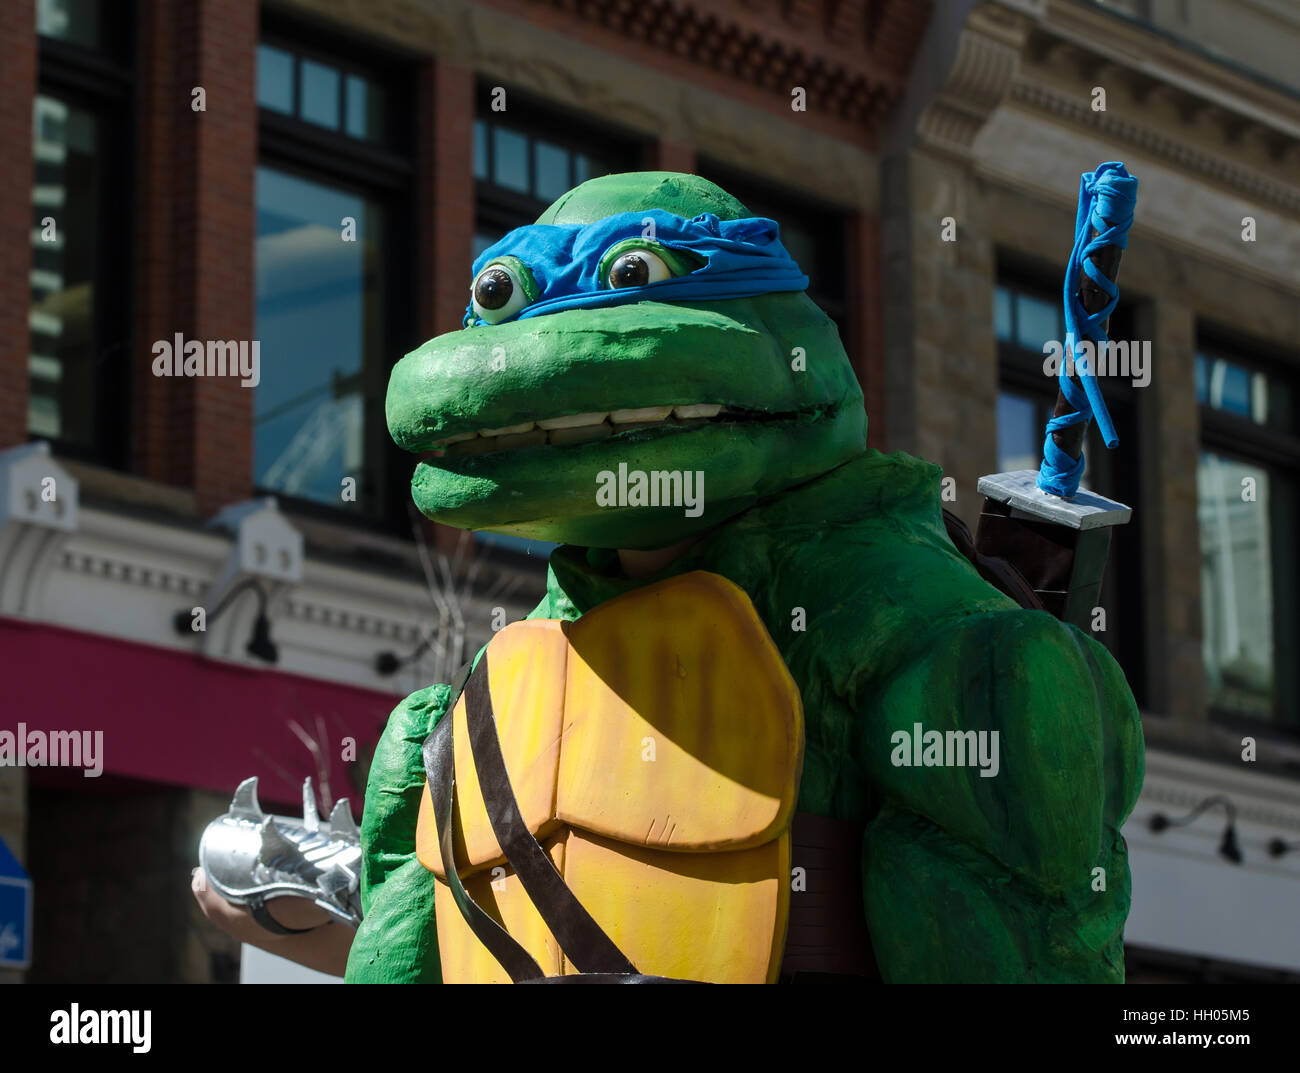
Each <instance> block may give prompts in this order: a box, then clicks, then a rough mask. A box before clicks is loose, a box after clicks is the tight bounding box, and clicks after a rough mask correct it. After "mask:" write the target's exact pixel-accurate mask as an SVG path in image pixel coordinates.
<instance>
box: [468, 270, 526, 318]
mask: <svg viewBox="0 0 1300 1073" xmlns="http://www.w3.org/2000/svg"><path fill="white" fill-rule="evenodd" d="M470 299H471V304H472V305H473V307H474V315H475V316H477V317H478V318H479V319H480V320H484V321H486V322H487V323H488V324H500V323H501V322H502V321H503V320H506V319H507V318H509V317H513V316H514V315H515V314H516V313H518V312H519V311H520V310H521V309H523V308H524V306H526V305H527V304H528V295H527V294H526V293H525V291H524V286H523V284H522V283H521V282H520V280H519V279H518V278H517V277H516V276H515V273H514V272H513V271H511V269H510V268H509V267H508V266H507V265H503V264H494V265H488V266H487V268H485V269H483V271H482V272H480V273H479V274H478V277H477V278H476V279H475V280H474V285H473V286H472V287H471V288H470Z"/></svg>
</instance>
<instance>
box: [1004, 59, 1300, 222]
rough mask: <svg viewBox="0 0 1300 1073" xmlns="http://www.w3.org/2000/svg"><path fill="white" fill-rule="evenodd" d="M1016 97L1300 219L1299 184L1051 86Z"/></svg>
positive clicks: (1026, 87) (1015, 92) (1016, 92)
mask: <svg viewBox="0 0 1300 1073" xmlns="http://www.w3.org/2000/svg"><path fill="white" fill-rule="evenodd" d="M1011 98H1012V99H1013V100H1015V101H1017V102H1018V103H1020V104H1024V105H1027V106H1029V107H1030V108H1034V109H1037V110H1039V111H1043V112H1047V113H1049V114H1051V115H1053V116H1057V117H1059V118H1061V119H1065V120H1067V121H1069V122H1071V123H1075V124H1078V125H1080V126H1087V127H1092V128H1094V129H1096V130H1097V131H1098V132H1099V133H1101V134H1103V135H1105V136H1107V137H1110V138H1113V139H1115V140H1116V141H1119V142H1123V143H1125V144H1128V145H1131V146H1134V147H1136V148H1138V149H1141V150H1143V151H1145V152H1147V153H1150V154H1151V155H1152V156H1156V157H1160V158H1162V159H1164V160H1168V161H1169V162H1170V163H1173V164H1177V165H1178V166H1179V167H1180V168H1183V169H1186V170H1189V171H1194V172H1196V173H1198V174H1200V175H1202V176H1204V177H1205V178H1207V179H1211V180H1213V181H1215V182H1220V183H1223V184H1225V185H1227V186H1230V187H1233V188H1235V189H1237V190H1239V191H1241V192H1242V193H1245V194H1248V195H1250V196H1251V197H1253V198H1258V199H1259V200H1261V201H1264V202H1267V203H1268V204H1271V205H1275V206H1277V207H1279V208H1282V209H1285V210H1286V211H1288V212H1291V213H1294V214H1297V215H1300V186H1296V185H1293V184H1289V183H1284V182H1280V181H1278V180H1276V179H1273V178H1271V177H1270V176H1268V175H1266V174H1263V173H1262V172H1260V171H1258V170H1256V169H1254V168H1251V167H1249V166H1247V165H1244V164H1241V163H1239V162H1238V161H1237V160H1235V159H1233V158H1231V157H1229V156H1227V155H1221V154H1216V153H1212V152H1207V151H1205V150H1203V149H1200V148H1198V147H1196V146H1193V145H1190V144H1188V143H1187V142H1186V141H1183V140H1181V139H1178V138H1175V137H1173V136H1171V135H1169V134H1166V133H1163V132H1162V131H1160V130H1157V129H1155V128H1154V127H1152V126H1148V125H1145V124H1142V123H1138V122H1135V121H1134V120H1132V119H1130V118H1127V117H1126V116H1124V115H1122V114H1119V113H1116V112H1109V111H1107V112H1094V111H1092V109H1091V108H1090V107H1089V106H1088V102H1087V99H1086V98H1082V97H1079V96H1077V95H1074V94H1069V93H1065V92H1062V91H1060V90H1058V89H1055V88H1052V87H1050V86H1044V85H1041V84H1035V83H1031V82H1027V81H1021V82H1017V83H1016V84H1015V85H1013V86H1012V89H1011Z"/></svg>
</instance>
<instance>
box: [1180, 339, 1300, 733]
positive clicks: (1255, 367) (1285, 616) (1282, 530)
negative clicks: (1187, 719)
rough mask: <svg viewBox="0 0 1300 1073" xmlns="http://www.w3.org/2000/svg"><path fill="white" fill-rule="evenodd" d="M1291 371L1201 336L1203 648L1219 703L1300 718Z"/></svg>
mask: <svg viewBox="0 0 1300 1073" xmlns="http://www.w3.org/2000/svg"><path fill="white" fill-rule="evenodd" d="M1296 392H1297V386H1296V378H1295V377H1294V375H1293V374H1291V375H1288V374H1287V373H1286V372H1284V371H1283V367H1281V366H1273V367H1270V366H1269V365H1268V364H1267V363H1266V362H1262V361H1260V360H1258V359H1256V358H1255V357H1253V356H1251V355H1249V348H1247V347H1242V346H1237V345H1224V344H1221V343H1219V342H1217V341H1214V340H1203V341H1202V345H1201V346H1200V348H1199V351H1198V353H1197V355H1196V393H1197V400H1198V402H1199V403H1200V410H1201V435H1202V448H1203V449H1202V452H1201V455H1200V458H1199V459H1198V461H1197V469H1196V490H1197V523H1198V528H1199V530H1200V544H1201V616H1202V654H1203V657H1204V661H1205V674H1206V684H1207V688H1208V695H1209V704H1210V707H1211V709H1212V710H1213V711H1215V712H1216V713H1217V714H1219V715H1221V716H1224V717H1228V718H1232V717H1237V718H1240V719H1246V720H1267V721H1271V722H1275V723H1277V724H1280V725H1282V726H1285V727H1287V728H1291V729H1294V728H1295V727H1296V726H1297V725H1298V724H1300V696H1298V693H1300V690H1298V689H1297V670H1296V661H1295V660H1294V659H1293V658H1288V657H1287V654H1288V653H1294V652H1295V651H1296V650H1297V642H1298V641H1300V629H1298V625H1300V623H1298V622H1297V597H1300V586H1298V585H1297V577H1296V548H1297V547H1298V546H1300V532H1298V531H1297V517H1296V509H1297V499H1298V497H1300V424H1298V423H1297V418H1296V409H1295V402H1296Z"/></svg>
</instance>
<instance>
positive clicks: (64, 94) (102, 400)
mask: <svg viewBox="0 0 1300 1073" xmlns="http://www.w3.org/2000/svg"><path fill="white" fill-rule="evenodd" d="M133 12H134V4H133V3H132V4H131V5H130V9H129V10H128V11H127V12H125V14H127V15H128V17H127V18H125V19H109V20H105V23H104V26H105V31H104V35H105V36H104V45H103V47H102V48H101V49H92V48H89V47H87V46H85V45H79V44H75V43H73V42H71V41H65V40H62V39H60V38H56V37H47V36H44V35H40V34H38V36H37V77H36V86H35V92H34V94H33V98H32V104H33V111H34V106H35V98H36V97H45V96H48V97H56V98H58V99H59V100H62V101H65V102H66V103H67V104H68V105H70V106H71V107H74V108H79V109H81V110H82V111H85V112H88V113H90V114H91V115H93V116H94V118H95V124H96V139H97V145H96V147H95V151H96V157H97V160H96V167H97V169H98V171H99V175H98V178H97V185H98V189H97V190H96V196H97V197H98V198H99V199H100V204H101V205H104V206H108V205H112V206H114V207H115V211H113V212H100V213H99V214H98V219H97V230H96V234H95V238H94V241H95V243H96V248H95V252H94V259H93V264H94V268H93V272H94V276H93V279H92V281H91V283H92V287H93V294H94V310H93V313H92V321H91V335H92V339H93V346H94V353H92V354H91V355H90V356H89V360H90V361H91V362H92V364H93V370H92V372H91V381H90V382H91V392H92V396H93V397H92V399H91V401H90V407H91V409H92V410H93V412H94V436H93V439H92V442H91V443H89V444H86V443H79V442H77V441H75V440H69V439H67V438H66V437H64V436H57V437H47V436H41V435H37V434H35V433H32V432H31V431H30V427H27V428H25V429H24V431H25V432H26V435H27V438H28V439H29V440H48V441H49V442H50V444H51V446H52V447H53V449H54V451H55V452H56V453H57V454H59V455H61V456H63V457H65V458H70V459H76V460H79V461H84V462H90V463H93V464H97V465H104V466H107V467H109V468H111V469H116V470H122V471H125V470H127V469H128V468H129V467H130V464H131V458H132V452H131V417H132V414H131V410H132V405H131V404H132V397H133V385H132V382H131V380H132V368H133V363H132V360H131V359H132V353H133V349H134V339H135V324H134V307H133V304H132V303H133V299H134V293H135V230H134V225H135V172H136V153H135V149H136V136H135V124H134V114H133V113H134V106H135V99H134V98H135V88H136V79H135V63H136V56H135V41H134V37H133V35H132V34H131V33H130V32H129V29H128V28H129V27H132V26H134V20H133V19H132V18H131V17H129V16H131V15H132V14H133ZM35 133H36V132H35V131H34V130H33V132H32V138H31V141H30V142H29V144H28V149H27V151H28V152H30V153H32V154H33V158H32V187H33V190H34V187H35V183H36V161H35V155H34V154H35ZM32 192H33V191H29V206H30V207H31V208H34V204H33V203H32V202H31V201H30V196H31V193H32ZM32 222H33V224H34V223H35V219H34V217H33V220H32ZM24 285H25V286H28V284H27V283H26V281H25V282H24ZM28 303H29V306H28V308H29V309H30V294H29V298H28ZM24 349H25V350H26V352H27V354H28V355H29V356H30V354H31V331H30V328H29V329H28V334H27V339H26V342H25V344H24ZM30 375H31V374H30V373H28V383H29V384H30V382H31V381H30ZM26 421H27V418H26V417H25V418H24V422H25V423H26Z"/></svg>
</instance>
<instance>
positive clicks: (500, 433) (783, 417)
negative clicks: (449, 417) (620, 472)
mask: <svg viewBox="0 0 1300 1073" xmlns="http://www.w3.org/2000/svg"><path fill="white" fill-rule="evenodd" d="M800 414H801V412H799V411H795V412H790V413H770V412H765V411H758V410H745V409H742V408H738V407H734V406H723V405H722V404H720V403H695V404H692V405H689V406H642V407H637V408H635V409H625V410H607V411H604V412H594V411H593V412H591V413H582V414H567V415H565V416H562V417H554V418H546V419H542V420H538V421H523V422H520V423H518V424H514V425H508V426H506V427H505V428H481V429H477V430H475V431H473V432H463V433H460V434H458V435H454V436H445V437H443V438H441V439H439V440H436V441H433V442H431V443H430V445H429V446H430V448H431V449H433V450H435V451H441V452H442V453H443V454H444V455H445V456H446V457H448V458H454V457H458V456H461V455H481V454H495V453H498V452H501V451H510V450H513V449H515V448H519V447H543V446H556V447H565V446H569V445H571V444H578V443H590V442H592V441H595V440H603V439H611V438H614V437H618V436H621V435H625V434H627V433H632V432H640V431H642V430H644V429H655V430H659V431H663V432H676V431H678V430H686V429H690V428H694V427H699V426H702V425H710V424H722V423H738V422H745V423H749V422H756V421H789V420H792V419H795V418H797V417H799V416H800Z"/></svg>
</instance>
